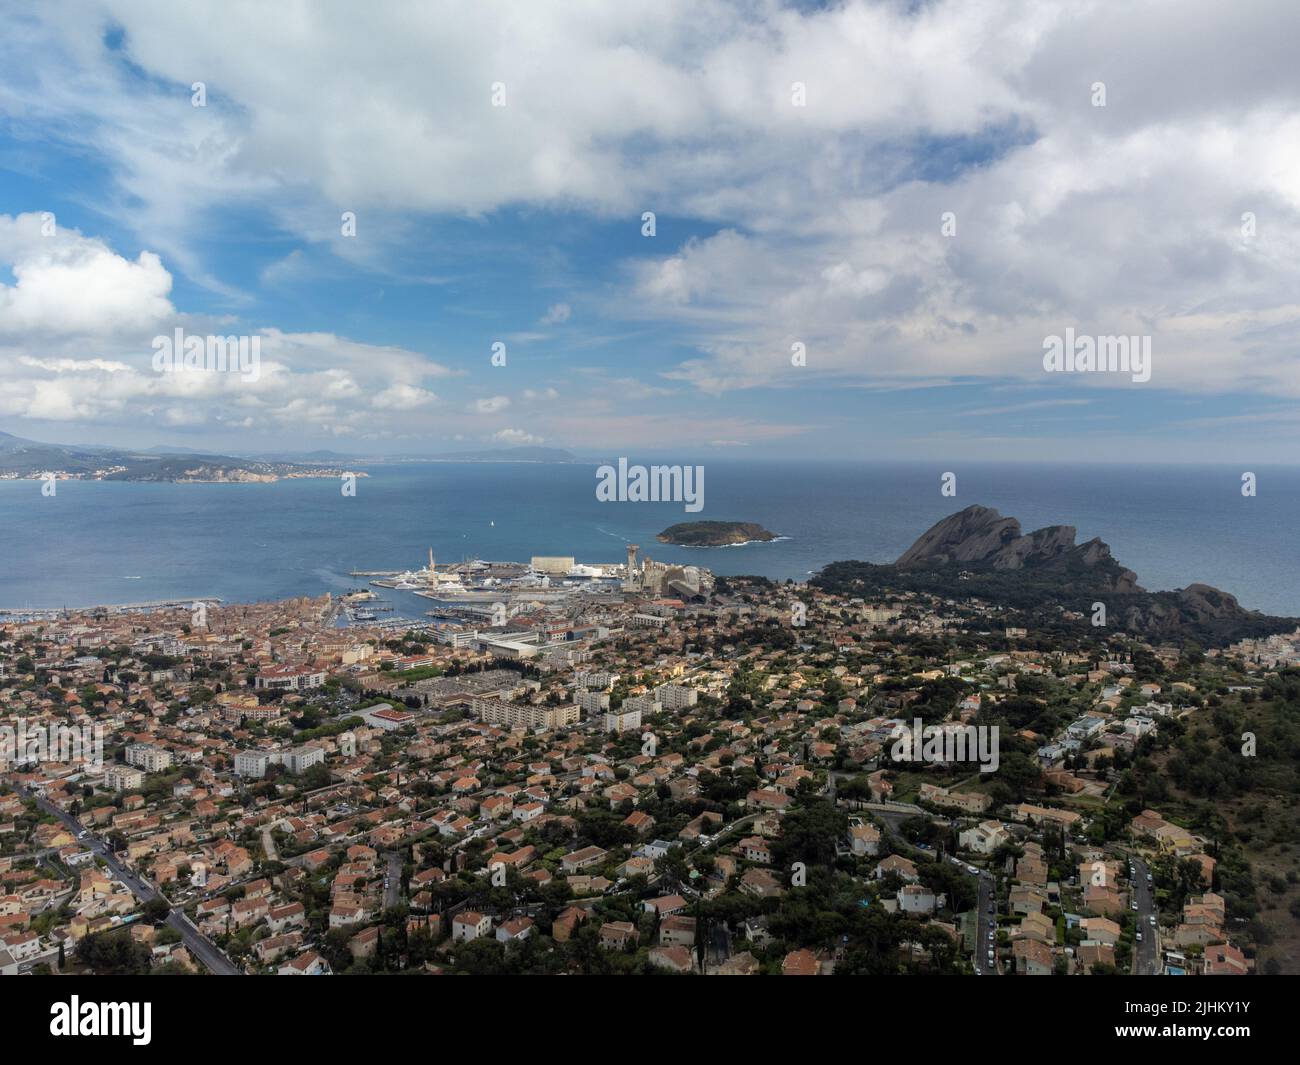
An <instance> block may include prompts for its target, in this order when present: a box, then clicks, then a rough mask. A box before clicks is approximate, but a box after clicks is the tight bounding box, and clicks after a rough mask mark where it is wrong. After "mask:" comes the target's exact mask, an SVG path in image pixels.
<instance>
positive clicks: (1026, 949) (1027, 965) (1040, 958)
mask: <svg viewBox="0 0 1300 1065" xmlns="http://www.w3.org/2000/svg"><path fill="white" fill-rule="evenodd" d="M1011 957H1012V958H1013V959H1014V961H1015V965H1016V972H1017V973H1019V974H1021V975H1024V976H1051V975H1052V950H1051V948H1050V947H1048V946H1047V945H1046V944H1044V943H1040V942H1039V941H1038V940H1037V939H1028V938H1025V939H1017V940H1016V941H1015V942H1013V943H1012V944H1011Z"/></svg>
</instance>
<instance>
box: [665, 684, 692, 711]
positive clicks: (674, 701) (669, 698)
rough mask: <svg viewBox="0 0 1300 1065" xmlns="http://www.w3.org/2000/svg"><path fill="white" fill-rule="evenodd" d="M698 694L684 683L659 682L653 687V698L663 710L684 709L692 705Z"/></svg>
mask: <svg viewBox="0 0 1300 1065" xmlns="http://www.w3.org/2000/svg"><path fill="white" fill-rule="evenodd" d="M699 697H700V695H699V692H697V691H696V690H695V689H694V688H688V687H686V686H685V685H684V684H661V685H659V687H658V688H656V689H655V698H656V699H657V700H658V701H659V703H660V704H661V705H662V706H663V708H664V709H665V710H685V709H686V708H687V707H688V706H694V705H695V703H696V701H697V700H698V699H699Z"/></svg>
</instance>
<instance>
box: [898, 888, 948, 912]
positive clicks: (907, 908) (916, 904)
mask: <svg viewBox="0 0 1300 1065" xmlns="http://www.w3.org/2000/svg"><path fill="white" fill-rule="evenodd" d="M895 897H896V898H897V899H898V908H899V910H901V911H902V912H903V913H934V911H935V909H936V908H937V907H940V906H942V905H943V896H942V895H938V896H936V895H935V893H934V892H933V891H931V890H930V889H929V888H928V887H925V886H923V885H921V884H904V885H903V886H902V887H901V888H899V889H898V893H897V895H896V896H895Z"/></svg>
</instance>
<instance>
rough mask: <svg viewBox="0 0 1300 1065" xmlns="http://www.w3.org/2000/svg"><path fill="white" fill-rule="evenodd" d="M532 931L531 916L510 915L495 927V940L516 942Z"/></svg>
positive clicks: (526, 936)
mask: <svg viewBox="0 0 1300 1065" xmlns="http://www.w3.org/2000/svg"><path fill="white" fill-rule="evenodd" d="M532 931H533V919H532V918H531V917H511V918H510V919H509V920H508V921H503V922H502V923H501V925H500V927H498V928H497V941H498V942H501V943H518V942H520V941H522V940H525V939H527V938H528V937H529V936H530V935H531V934H532Z"/></svg>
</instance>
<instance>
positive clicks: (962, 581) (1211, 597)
mask: <svg viewBox="0 0 1300 1065" xmlns="http://www.w3.org/2000/svg"><path fill="white" fill-rule="evenodd" d="M1074 541H1075V530H1074V527H1073V526H1070V525H1053V526H1049V527H1047V528H1045V529H1038V530H1036V531H1034V532H1031V533H1028V534H1024V533H1022V532H1021V530H1020V522H1018V521H1017V520H1016V519H1015V518H1004V517H1003V516H1002V515H1001V514H999V513H998V512H997V511H996V510H994V509H992V508H991V507H982V506H971V507H967V508H966V509H965V510H962V511H958V512H957V513H956V514H951V515H949V516H948V517H946V518H944V519H943V520H942V521H940V522H938V523H936V524H935V525H934V526H932V527H931V528H930V529H928V530H927V531H926V532H924V533H923V534H922V535H921V536H920V537H918V539H917V540H916V542H915V543H914V544H912V546H911V547H909V548H908V549H907V550H906V551H904V552H903V554H902V555H900V556H899V558H898V560H897V561H896V562H895V563H894V564H893V565H883V566H882V565H873V564H871V563H868V562H833V563H831V564H830V565H829V566H826V567H825V568H824V569H823V570H822V571H821V572H820V573H819V574H817V575H816V576H815V577H813V578H812V580H811V582H810V583H812V584H813V585H815V586H817V587H820V588H823V589H825V590H826V591H831V592H836V593H838V594H844V595H854V596H878V595H882V594H889V593H891V592H893V593H901V592H909V591H910V592H923V593H926V594H930V595H936V596H942V597H945V598H950V599H958V600H962V599H979V600H982V601H985V602H988V603H993V604H996V605H999V606H1002V607H1004V608H1006V609H1007V610H1009V611H1014V612H1018V613H1019V615H1020V620H1021V621H1022V622H1024V623H1025V624H1027V625H1031V626H1034V627H1040V628H1041V627H1043V626H1051V627H1059V626H1061V625H1062V624H1063V621H1062V619H1063V618H1073V619H1075V621H1074V622H1073V623H1071V624H1074V625H1076V626H1077V627H1086V626H1087V625H1088V624H1089V623H1090V621H1089V619H1090V618H1091V615H1092V613H1093V609H1094V606H1093V604H1094V603H1097V602H1100V603H1102V604H1104V606H1105V608H1106V616H1107V627H1108V628H1109V629H1112V630H1114V629H1122V630H1126V631H1129V632H1134V633H1138V634H1141V635H1143V636H1146V637H1148V638H1156V639H1179V638H1195V639H1197V640H1200V641H1203V642H1205V643H1208V644H1224V643H1230V642H1232V641H1235V640H1238V639H1241V638H1243V637H1247V636H1263V635H1268V634H1270V633H1274V632H1290V631H1292V630H1294V629H1295V628H1296V627H1297V626H1300V620H1298V619H1295V618H1283V617H1273V616H1270V615H1267V614H1260V613H1258V612H1257V611H1253V610H1246V609H1244V608H1243V607H1242V606H1241V604H1240V603H1238V602H1237V600H1236V599H1235V598H1234V597H1233V596H1231V595H1229V594H1228V593H1227V592H1224V591H1220V590H1219V589H1217V588H1212V587H1210V586H1209V585H1206V584H1190V585H1188V586H1187V587H1186V588H1181V589H1176V590H1174V591H1166V592H1149V591H1147V590H1145V589H1144V588H1142V586H1141V585H1139V584H1138V579H1137V574H1135V573H1134V572H1133V571H1132V570H1130V569H1125V568H1124V567H1123V566H1122V565H1120V563H1119V562H1118V561H1117V560H1116V559H1115V558H1114V556H1112V555H1111V553H1110V548H1109V547H1108V546H1107V545H1106V544H1105V543H1104V542H1103V541H1101V540H1098V539H1093V540H1088V541H1087V542H1085V543H1082V544H1076V543H1075V542H1074Z"/></svg>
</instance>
